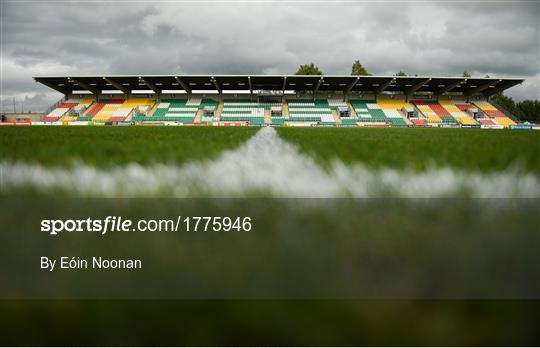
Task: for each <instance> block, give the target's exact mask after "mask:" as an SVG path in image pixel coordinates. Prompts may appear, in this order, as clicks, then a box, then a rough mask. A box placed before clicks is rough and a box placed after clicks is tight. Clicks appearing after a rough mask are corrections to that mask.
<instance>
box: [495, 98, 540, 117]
mask: <svg viewBox="0 0 540 348" xmlns="http://www.w3.org/2000/svg"><path fill="white" fill-rule="evenodd" d="M491 100H492V101H494V102H495V103H497V104H499V105H500V106H502V107H503V108H505V109H506V110H508V111H509V112H510V113H512V114H514V116H516V117H517V118H519V119H520V120H521V121H529V122H532V123H540V100H529V99H527V100H523V101H520V102H516V101H514V99H512V97H509V96H506V95H504V94H502V93H499V94H496V95H494V96H493V97H491Z"/></svg>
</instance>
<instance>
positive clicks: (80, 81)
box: [34, 75, 523, 96]
mask: <svg viewBox="0 0 540 348" xmlns="http://www.w3.org/2000/svg"><path fill="white" fill-rule="evenodd" d="M34 80H35V81H37V82H39V83H42V84H44V85H45V86H47V87H49V88H52V89H55V90H57V91H59V92H61V93H64V94H70V93H73V92H76V91H90V92H92V93H94V94H96V93H101V91H104V90H119V91H121V92H124V93H125V91H134V90H148V89H152V90H154V91H158V93H159V91H164V90H179V91H186V92H191V91H193V90H206V91H208V90H216V91H218V90H220V91H240V90H276V91H277V90H294V91H300V92H307V91H311V92H314V91H339V92H344V93H348V92H350V91H356V92H372V93H381V92H383V91H388V92H403V93H407V91H413V92H427V93H434V94H441V93H446V92H452V93H460V94H464V95H470V94H471V93H472V94H475V93H478V94H483V95H486V96H489V95H492V94H494V93H498V92H501V91H503V90H505V89H508V88H511V87H513V86H515V85H518V84H520V83H522V82H523V79H498V78H465V77H430V76H350V75H95V76H36V77H34ZM149 86H151V88H149ZM120 87H121V88H120Z"/></svg>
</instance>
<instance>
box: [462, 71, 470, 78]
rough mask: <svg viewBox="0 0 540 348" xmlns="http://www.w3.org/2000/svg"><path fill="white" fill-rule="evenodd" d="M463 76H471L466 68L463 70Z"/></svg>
mask: <svg viewBox="0 0 540 348" xmlns="http://www.w3.org/2000/svg"><path fill="white" fill-rule="evenodd" d="M463 77H471V74H470V73H469V72H468V71H467V70H465V71H464V72H463Z"/></svg>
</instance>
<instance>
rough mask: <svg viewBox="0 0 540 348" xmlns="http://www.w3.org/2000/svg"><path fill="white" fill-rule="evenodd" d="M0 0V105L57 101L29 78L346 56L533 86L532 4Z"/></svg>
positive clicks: (390, 69) (340, 69)
mask: <svg viewBox="0 0 540 348" xmlns="http://www.w3.org/2000/svg"><path fill="white" fill-rule="evenodd" d="M2 6H3V8H2V9H3V11H2V13H3V15H2V16H3V18H2V57H1V58H2V61H3V63H4V64H3V67H2V69H3V71H2V94H3V95H2V99H3V102H2V105H4V104H6V100H7V104H9V101H10V100H11V99H12V98H13V97H16V98H17V99H20V100H23V99H24V98H26V97H27V98H30V99H28V101H27V102H28V103H32V104H33V105H38V104H39V103H42V105H40V106H39V107H40V108H42V109H44V108H46V107H47V106H48V105H50V104H51V103H52V102H54V101H56V99H57V98H58V97H59V95H58V94H57V93H55V92H52V91H50V90H49V89H48V88H46V87H43V86H40V85H38V84H36V83H34V82H33V81H32V79H31V76H32V75H54V74H73V73H76V74H102V73H103V74H167V73H173V72H178V73H191V74H195V73H216V74H218V73H220V74H229V73H230V74H242V73H246V74H247V73H253V74H257V73H259V74H264V73H271V74H279V73H293V72H294V71H295V69H296V67H297V66H298V65H299V64H302V63H307V62H314V63H316V64H317V65H319V66H320V67H321V68H322V70H323V71H324V72H325V73H326V74H348V73H350V67H351V63H352V61H354V60H355V59H360V60H361V61H362V63H363V64H364V65H365V66H366V67H367V68H368V69H369V70H370V71H371V72H373V73H376V74H393V73H396V72H397V71H399V70H404V71H407V72H408V73H411V74H418V75H432V74H433V75H439V74H440V75H457V74H461V73H462V72H463V71H464V70H468V71H471V72H473V73H474V74H475V75H479V76H483V75H485V74H489V75H492V76H505V77H507V76H516V77H524V78H526V79H527V81H526V83H525V84H524V85H523V86H518V87H515V88H514V89H512V90H510V91H509V94H510V95H512V96H514V97H516V98H517V99H523V98H531V97H534V96H535V95H538V88H539V86H540V84H539V83H538V76H540V75H539V74H540V66H539V61H540V29H539V28H540V27H539V25H540V23H539V11H540V5H539V2H538V1H512V2H484V1H482V2H479V1H473V2H463V1H460V2H452V1H448V2H433V3H429V2H422V3H419V2H407V1H403V2H387V3H385V2H358V3H350V2H345V3H344V2H328V3H324V4H322V3H319V2H309V1H305V2H274V3H200V4H198V3H194V2H189V3H170V2H167V3H159V2H156V3H153V2H151V1H148V2H129V1H120V2H119V1H115V2H110V3H108V2H91V1H88V2H76V3H75V2H74V3H65V2H47V1H42V2H40V3H36V2H31V3H30V2H20V3H17V2H14V1H12V2H2ZM38 95H41V97H40V98H41V99H40V98H37V96H38ZM32 98H33V99H32ZM30 100H32V101H30Z"/></svg>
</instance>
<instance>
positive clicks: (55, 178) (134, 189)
mask: <svg viewBox="0 0 540 348" xmlns="http://www.w3.org/2000/svg"><path fill="white" fill-rule="evenodd" d="M0 173H2V178H1V181H2V185H1V187H2V191H4V192H9V191H10V190H13V189H32V190H36V191H39V192H46V193H54V192H55V191H57V190H61V191H65V192H67V193H68V194H71V195H76V196H91V197H126V196H127V197H133V196H135V197H137V196H157V197H170V196H173V197H197V196H214V197H238V196H245V195H250V196H258V197H268V196H277V197H287V198H333V197H359V198H361V197H386V196H393V197H407V198H427V197H485V198H520V197H534V198H537V197H540V178H539V177H538V176H536V175H534V174H530V173H523V172H522V171H519V170H505V171H498V172H490V173H480V172H467V171H459V170H455V169H452V168H432V169H428V170H425V171H420V172H419V171H414V170H398V169H389V168H384V169H372V168H369V167H366V166H364V165H362V164H354V165H345V164H344V163H342V162H341V161H339V160H335V161H334V162H333V163H332V165H331V166H330V169H329V170H325V169H324V168H323V167H321V166H320V165H319V164H317V163H316V162H315V160H314V159H313V158H311V157H310V156H308V155H305V154H303V153H301V152H300V151H298V149H297V148H296V147H295V146H294V145H292V144H290V143H288V142H286V141H284V140H283V139H281V138H280V137H279V136H278V135H277V132H276V131H275V129H273V128H270V127H265V128H262V129H261V130H260V131H259V132H257V133H256V134H255V135H254V136H253V137H252V138H250V139H249V140H248V141H246V142H245V143H244V144H242V145H241V146H239V147H238V148H236V149H234V150H227V151H225V152H223V153H222V154H221V155H220V156H219V157H218V158H217V159H215V160H213V161H207V162H191V163H187V164H185V165H174V164H154V165H150V166H142V165H139V164H129V165H126V166H117V167H112V168H103V169H102V168H95V167H92V166H88V165H86V164H82V163H78V164H73V165H72V166H70V167H67V168H66V167H62V168H58V167H57V168H51V167H47V166H43V165H38V164H29V163H20V162H19V163H10V162H6V161H3V162H0Z"/></svg>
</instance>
